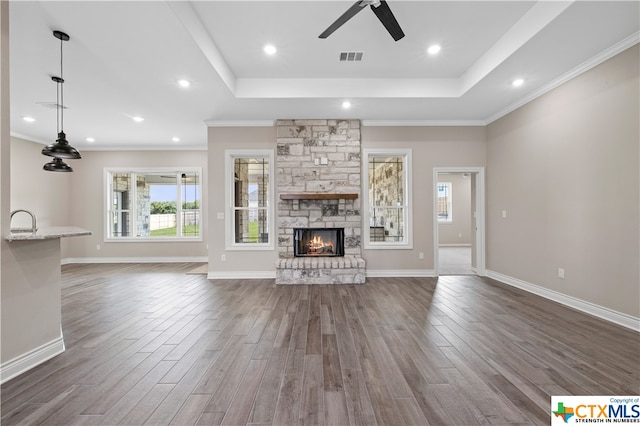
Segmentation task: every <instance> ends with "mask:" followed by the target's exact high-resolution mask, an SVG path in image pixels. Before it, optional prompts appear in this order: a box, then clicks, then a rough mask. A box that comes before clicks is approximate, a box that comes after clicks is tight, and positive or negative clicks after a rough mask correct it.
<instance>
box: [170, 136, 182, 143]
mask: <svg viewBox="0 0 640 426" xmlns="http://www.w3.org/2000/svg"><path fill="white" fill-rule="evenodd" d="M171 140H172V141H174V142H180V138H178V137H175V136H174V137H172V138H171Z"/></svg>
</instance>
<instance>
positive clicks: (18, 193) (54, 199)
mask: <svg viewBox="0 0 640 426" xmlns="http://www.w3.org/2000/svg"><path fill="white" fill-rule="evenodd" d="M54 130H55V129H54ZM51 142H52V143H53V133H52V141H51ZM42 147H43V145H41V144H39V143H35V142H29V141H26V140H24V139H18V138H11V210H15V209H25V210H29V211H31V212H33V213H34V214H35V215H36V218H37V221H38V228H43V227H47V226H65V225H75V224H73V223H69V191H70V187H71V178H72V175H73V173H54V172H46V171H44V170H42V166H43V165H44V164H45V163H48V162H49V161H51V160H52V158H51V157H47V156H44V155H42V154H41V151H42ZM79 161H82V160H68V161H67V164H69V165H70V166H71V167H76V164H77V163H78V162H79ZM12 226H13V227H31V219H30V218H29V216H28V215H27V214H24V213H16V215H15V216H14V218H13V221H12Z"/></svg>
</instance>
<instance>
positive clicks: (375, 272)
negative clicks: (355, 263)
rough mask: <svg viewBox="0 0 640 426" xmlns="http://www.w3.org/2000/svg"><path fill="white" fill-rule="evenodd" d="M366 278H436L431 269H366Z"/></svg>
mask: <svg viewBox="0 0 640 426" xmlns="http://www.w3.org/2000/svg"><path fill="white" fill-rule="evenodd" d="M366 276H367V277H368V278H393V277H399V278H401V277H417V278H431V277H435V276H436V272H435V271H434V270H433V269H367V270H366Z"/></svg>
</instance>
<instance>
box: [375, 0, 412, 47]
mask: <svg viewBox="0 0 640 426" xmlns="http://www.w3.org/2000/svg"><path fill="white" fill-rule="evenodd" d="M371 10H373V13H375V14H376V16H377V17H378V19H379V20H380V22H382V25H384V27H385V28H386V29H387V31H389V34H391V37H393V39H394V40H395V41H398V40H400V39H401V38H402V37H404V32H402V28H400V24H398V21H396V17H395V16H393V12H391V9H389V5H388V4H387V2H386V1H385V0H380V5H379V6H378V7H376V6H374V5H371Z"/></svg>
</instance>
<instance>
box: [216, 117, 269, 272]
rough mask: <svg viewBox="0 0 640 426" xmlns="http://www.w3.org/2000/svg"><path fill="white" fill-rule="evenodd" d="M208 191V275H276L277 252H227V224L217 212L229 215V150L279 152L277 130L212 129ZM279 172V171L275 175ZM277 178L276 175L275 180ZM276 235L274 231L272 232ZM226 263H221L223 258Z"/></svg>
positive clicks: (254, 128) (246, 128) (267, 128)
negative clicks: (268, 273) (226, 180)
mask: <svg viewBox="0 0 640 426" xmlns="http://www.w3.org/2000/svg"><path fill="white" fill-rule="evenodd" d="M208 147H209V149H208V158H209V189H208V196H209V200H208V206H209V207H208V210H209V220H208V225H209V226H208V232H209V272H210V273H224V272H229V271H231V272H244V273H245V274H246V273H247V272H248V274H246V275H245V276H251V272H265V271H269V272H270V273H271V275H272V276H275V261H276V258H277V253H276V251H275V249H274V250H266V251H265V250H262V251H260V250H255V251H254V250H252V251H245V250H243V251H226V250H225V241H224V238H225V227H224V226H225V221H224V219H218V218H217V213H223V214H228V205H227V202H226V200H225V187H224V185H225V174H224V173H225V170H224V167H225V164H224V162H225V158H224V152H225V150H227V149H271V150H274V158H275V149H276V128H275V126H273V127H210V128H209V145H208ZM277 172H278V171H277V170H276V173H277ZM272 178H273V179H275V176H273V177H272ZM271 235H272V236H273V235H275V230H271ZM223 254H224V255H225V256H226V261H224V262H223V261H221V256H222V255H223Z"/></svg>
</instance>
